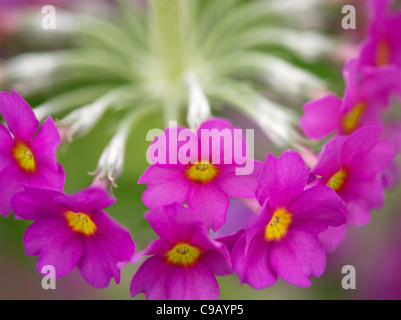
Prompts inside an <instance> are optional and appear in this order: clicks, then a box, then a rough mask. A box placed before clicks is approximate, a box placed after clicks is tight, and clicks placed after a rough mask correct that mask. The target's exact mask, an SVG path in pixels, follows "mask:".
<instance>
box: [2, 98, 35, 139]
mask: <svg viewBox="0 0 401 320" xmlns="http://www.w3.org/2000/svg"><path fill="white" fill-rule="evenodd" d="M12 92H13V93H12V94H9V93H8V92H0V113H1V114H2V115H3V117H4V120H5V121H6V123H7V126H8V128H9V129H10V131H11V132H12V134H13V135H14V137H15V138H16V139H17V140H22V141H24V142H29V141H30V140H31V139H32V138H33V137H34V135H35V134H36V131H37V130H38V127H39V121H38V120H37V119H36V117H35V114H34V113H33V111H32V109H31V107H30V106H29V105H28V103H26V101H25V100H24V99H23V98H22V97H21V96H20V95H19V94H18V93H17V92H15V91H14V90H12Z"/></svg>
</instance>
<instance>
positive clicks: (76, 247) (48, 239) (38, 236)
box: [24, 217, 82, 277]
mask: <svg viewBox="0 0 401 320" xmlns="http://www.w3.org/2000/svg"><path fill="white" fill-rule="evenodd" d="M24 247H25V251H26V254H27V255H28V256H33V255H38V256H39V260H38V262H37V269H38V272H39V273H41V272H42V268H43V266H46V265H52V266H54V268H55V270H56V277H62V276H64V275H66V274H67V273H69V272H70V271H71V270H72V269H73V268H74V267H75V265H76V264H77V262H78V261H79V259H80V258H81V254H82V240H81V238H80V237H79V236H77V234H75V233H74V232H71V230H70V229H69V228H68V226H67V224H66V222H65V221H64V220H63V219H61V218H57V217H55V218H46V219H42V220H39V221H36V222H34V223H33V224H32V225H30V226H29V227H28V228H27V230H26V232H25V234H24Z"/></svg>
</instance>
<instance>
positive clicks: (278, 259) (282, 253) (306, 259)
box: [270, 229, 326, 287]
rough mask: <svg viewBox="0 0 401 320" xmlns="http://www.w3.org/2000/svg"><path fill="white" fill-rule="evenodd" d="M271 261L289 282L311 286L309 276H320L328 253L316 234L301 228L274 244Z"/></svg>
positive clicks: (280, 274)
mask: <svg viewBox="0 0 401 320" xmlns="http://www.w3.org/2000/svg"><path fill="white" fill-rule="evenodd" d="M270 263H271V265H272V267H273V269H274V270H275V271H276V272H277V274H278V275H279V276H280V277H281V278H283V279H284V280H286V281H288V282H289V283H291V284H293V285H296V286H300V287H309V286H310V285H311V281H310V279H309V276H314V277H320V276H321V275H322V274H323V272H324V269H325V267H326V253H325V250H324V247H323V245H322V244H321V243H320V241H319V239H318V238H317V236H316V235H313V234H311V233H309V232H306V231H303V230H301V229H291V232H288V234H287V235H286V236H285V237H284V238H283V239H281V240H280V241H279V242H277V243H275V244H274V245H273V246H272V249H271V251H270Z"/></svg>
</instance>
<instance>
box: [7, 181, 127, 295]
mask: <svg viewBox="0 0 401 320" xmlns="http://www.w3.org/2000/svg"><path fill="white" fill-rule="evenodd" d="M113 203H114V200H113V199H111V198H110V197H109V196H108V193H107V192H106V191H105V190H103V189H101V188H97V187H89V188H87V189H84V190H82V191H81V192H79V193H77V194H73V195H65V194H63V193H61V192H59V191H56V190H49V189H42V188H35V187H29V186H26V187H25V190H24V191H22V192H20V193H18V194H16V195H15V196H14V197H13V199H12V201H11V204H12V208H13V210H14V211H15V213H16V214H17V215H18V216H19V217H21V218H23V219H27V220H34V223H33V224H32V225H30V226H29V227H28V229H27V230H26V232H25V234H24V247H25V251H26V253H27V255H29V256H35V255H37V256H39V260H38V262H37V269H38V272H39V273H41V270H42V267H43V266H45V265H52V266H54V268H55V270H56V277H62V276H64V275H66V274H67V273H69V272H70V271H71V270H72V269H73V268H74V267H75V266H77V267H78V269H79V271H80V273H81V275H82V277H83V278H84V279H85V280H86V281H87V282H88V283H89V284H90V285H92V286H94V287H98V288H103V287H106V286H108V285H109V283H110V280H111V278H113V277H114V278H115V281H116V283H119V282H120V269H119V268H118V267H117V263H118V262H119V261H126V260H129V258H130V257H131V256H132V255H133V253H134V251H135V244H134V242H133V241H132V239H131V236H130V234H129V232H128V231H127V230H125V229H124V228H123V227H122V226H120V225H119V224H118V223H117V222H115V221H114V220H113V219H111V218H110V217H109V216H108V215H107V214H106V213H105V212H104V211H103V210H102V209H104V208H106V207H108V206H110V205H112V204H113Z"/></svg>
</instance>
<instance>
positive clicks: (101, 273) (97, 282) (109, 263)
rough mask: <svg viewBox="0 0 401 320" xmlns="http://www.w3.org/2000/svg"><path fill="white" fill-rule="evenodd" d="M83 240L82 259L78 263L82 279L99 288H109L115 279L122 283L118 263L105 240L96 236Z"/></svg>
mask: <svg viewBox="0 0 401 320" xmlns="http://www.w3.org/2000/svg"><path fill="white" fill-rule="evenodd" d="M82 239H83V251H82V257H81V259H80V260H79V262H78V268H79V271H80V273H81V275H82V277H83V278H84V279H85V280H86V281H87V282H88V283H89V284H90V285H92V286H94V287H97V288H104V287H107V286H108V285H109V283H110V280H111V278H113V277H114V278H115V281H116V283H117V284H118V283H120V270H119V268H118V267H117V263H118V261H117V260H116V259H115V258H113V256H112V254H111V251H110V249H109V248H108V245H107V242H106V241H105V239H104V238H103V237H98V236H96V235H94V236H91V237H82Z"/></svg>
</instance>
